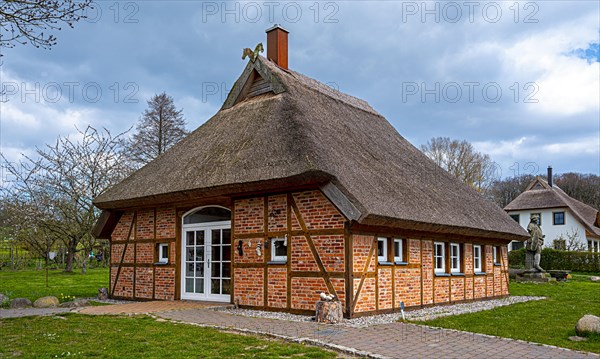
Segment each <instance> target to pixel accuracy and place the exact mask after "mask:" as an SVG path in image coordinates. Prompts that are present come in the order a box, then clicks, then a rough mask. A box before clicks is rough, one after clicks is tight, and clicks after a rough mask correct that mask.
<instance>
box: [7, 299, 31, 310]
mask: <svg viewBox="0 0 600 359" xmlns="http://www.w3.org/2000/svg"><path fill="white" fill-rule="evenodd" d="M28 307H31V301H30V300H29V299H27V298H15V299H13V300H11V301H10V309H20V308H28Z"/></svg>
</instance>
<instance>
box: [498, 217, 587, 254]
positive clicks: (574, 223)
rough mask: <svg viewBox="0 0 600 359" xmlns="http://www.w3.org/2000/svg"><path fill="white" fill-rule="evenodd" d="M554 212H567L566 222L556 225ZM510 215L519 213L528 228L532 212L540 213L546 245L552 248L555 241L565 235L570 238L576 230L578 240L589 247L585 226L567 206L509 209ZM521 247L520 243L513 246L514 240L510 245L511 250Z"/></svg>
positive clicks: (521, 223) (523, 224)
mask: <svg viewBox="0 0 600 359" xmlns="http://www.w3.org/2000/svg"><path fill="white" fill-rule="evenodd" d="M554 212H565V224H562V225H555V224H554V223H553V213H554ZM507 213H508V214H509V215H515V214H518V215H519V224H520V225H521V227H523V228H525V229H527V225H529V220H530V218H531V214H533V213H540V214H541V218H542V224H541V228H542V233H544V235H545V236H546V237H545V238H544V247H547V248H552V244H553V241H554V240H555V239H559V238H560V236H561V235H562V236H563V239H568V235H570V234H572V233H573V232H576V233H577V234H578V236H577V241H578V242H579V243H580V244H581V245H582V246H583V248H584V249H585V250H587V249H588V243H587V239H586V234H585V227H584V226H583V225H582V224H581V223H580V222H579V221H578V220H577V219H576V218H575V217H573V215H572V214H571V212H570V211H569V210H568V209H566V208H564V207H563V208H545V209H537V210H524V211H508V212H507ZM517 247H519V248H520V246H518V245H514V246H513V242H511V243H510V245H509V246H508V249H509V250H512V249H517Z"/></svg>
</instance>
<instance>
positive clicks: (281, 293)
mask: <svg viewBox="0 0 600 359" xmlns="http://www.w3.org/2000/svg"><path fill="white" fill-rule="evenodd" d="M268 272H269V273H268V276H269V282H268V294H269V296H268V306H269V307H272V308H285V307H286V306H287V268H269V270H268Z"/></svg>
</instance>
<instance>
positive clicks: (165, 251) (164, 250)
mask: <svg viewBox="0 0 600 359" xmlns="http://www.w3.org/2000/svg"><path fill="white" fill-rule="evenodd" d="M158 263H169V244H168V243H161V244H159V245H158Z"/></svg>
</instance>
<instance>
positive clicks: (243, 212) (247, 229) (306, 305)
mask: <svg viewBox="0 0 600 359" xmlns="http://www.w3.org/2000/svg"><path fill="white" fill-rule="evenodd" d="M289 198H291V199H292V200H291V201H290V200H289ZM265 205H266V216H265ZM234 207H235V208H234V211H233V213H234V231H233V238H234V240H233V242H234V243H233V247H234V249H235V248H236V247H237V244H238V242H239V241H240V240H242V241H243V245H244V247H243V248H244V254H243V256H240V255H239V254H238V253H237V250H235V251H234V252H235V254H234V268H235V270H234V272H235V279H234V297H235V298H236V299H237V300H238V301H239V303H240V304H241V305H246V306H255V307H263V306H264V305H265V302H264V297H265V296H266V298H267V301H266V305H267V307H269V308H276V309H282V308H288V302H289V304H290V307H289V309H299V310H310V311H313V310H314V307H315V303H316V302H317V301H318V300H319V298H320V297H319V296H320V293H321V292H329V289H328V288H329V287H328V285H327V284H326V282H325V280H324V279H323V277H321V276H322V273H321V270H320V267H319V265H318V263H317V260H316V258H315V255H314V254H313V252H312V251H311V249H310V245H309V241H312V243H313V244H314V246H315V250H316V252H317V254H318V256H319V259H320V261H321V263H322V264H323V267H324V270H325V271H326V272H328V273H330V274H331V273H333V272H336V273H343V272H345V252H344V234H343V228H344V222H345V219H344V217H343V216H342V215H341V214H340V213H339V211H338V210H337V209H336V208H335V207H334V206H333V204H331V202H330V201H329V200H328V199H327V198H326V197H325V196H324V195H323V194H322V193H321V192H320V191H318V190H311V191H302V192H295V193H291V194H277V195H272V196H257V197H253V198H244V199H239V200H235V202H234ZM294 207H296V208H297V212H298V213H299V215H300V218H298V217H297V214H296V210H295V209H294ZM288 213H291V218H290V220H289V222H290V224H291V225H290V226H289V228H288ZM301 222H302V223H304V225H305V226H306V228H307V231H308V232H307V233H304V232H303V231H302V225H301ZM265 228H266V230H267V232H265ZM315 231H319V232H318V233H315ZM324 231H325V232H324ZM328 232H330V233H328ZM286 235H287V238H288V253H290V256H289V258H288V263H286V264H285V265H281V264H269V263H268V261H269V260H270V250H271V248H270V243H271V239H272V238H275V237H279V238H282V237H285V236H286ZM250 236H252V238H248V237H250ZM259 241H260V242H261V243H262V250H263V251H262V255H261V256H258V255H257V253H256V243H258V242H259ZM249 242H252V247H251V248H250V247H248V243H249ZM266 242H268V243H269V248H265V245H264V244H265V243H266ZM257 266H258V267H257ZM265 267H266V268H267V278H264V273H265ZM304 273H308V274H304ZM290 278H291V279H290ZM264 281H266V283H267V287H266V290H267V292H266V293H263V291H264V285H263V283H264ZM288 281H289V282H288ZM330 284H331V286H332V287H333V289H334V290H335V292H336V295H337V296H338V298H340V300H341V301H342V302H344V303H345V281H344V279H343V278H331V279H330ZM288 286H289V288H288ZM288 290H289V291H290V293H291V296H290V298H288V297H287V291H288Z"/></svg>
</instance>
